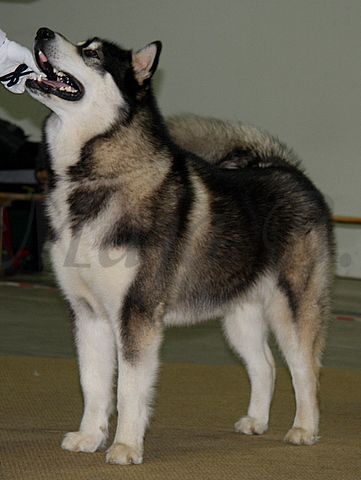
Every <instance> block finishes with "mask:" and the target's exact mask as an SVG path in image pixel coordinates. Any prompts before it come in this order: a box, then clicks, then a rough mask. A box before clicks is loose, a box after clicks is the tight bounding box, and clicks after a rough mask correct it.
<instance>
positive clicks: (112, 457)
mask: <svg viewBox="0 0 361 480" xmlns="http://www.w3.org/2000/svg"><path fill="white" fill-rule="evenodd" d="M106 461H107V463H117V464H119V465H130V464H132V463H134V464H139V463H142V462H143V452H142V451H141V449H138V448H135V447H130V446H129V445H125V443H113V445H112V446H111V447H110V448H109V449H108V450H107V455H106Z"/></svg>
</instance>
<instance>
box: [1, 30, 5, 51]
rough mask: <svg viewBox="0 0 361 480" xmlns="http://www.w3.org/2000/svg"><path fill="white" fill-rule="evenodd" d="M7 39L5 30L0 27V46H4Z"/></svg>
mask: <svg viewBox="0 0 361 480" xmlns="http://www.w3.org/2000/svg"><path fill="white" fill-rule="evenodd" d="M5 40H6V33H5V32H3V31H2V30H1V28H0V47H1V46H2V44H3V43H4V42H5Z"/></svg>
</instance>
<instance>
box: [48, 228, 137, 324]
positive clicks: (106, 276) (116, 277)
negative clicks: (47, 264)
mask: <svg viewBox="0 0 361 480" xmlns="http://www.w3.org/2000/svg"><path fill="white" fill-rule="evenodd" d="M96 240H97V239H96V235H94V232H92V231H91V227H89V228H85V229H83V230H82V231H81V232H79V234H78V235H75V236H74V235H72V233H71V231H70V228H69V227H66V228H64V229H63V231H62V233H61V236H60V237H59V238H58V240H57V241H56V242H55V243H54V245H53V247H52V251H51V256H52V261H53V264H54V268H55V271H56V273H57V277H58V280H59V282H60V284H61V287H62V290H63V291H64V293H65V295H66V297H67V298H68V300H69V301H70V302H72V301H74V300H79V299H83V300H86V302H87V303H88V304H89V305H90V306H91V307H92V308H93V310H95V311H96V312H97V313H98V314H99V315H107V316H113V315H115V314H116V313H117V312H119V308H120V305H121V303H122V299H123V298H124V296H125V294H126V292H127V290H128V288H129V285H130V284H131V283H132V281H133V279H134V277H135V275H136V272H137V268H138V263H139V262H138V257H137V252H136V251H135V250H134V249H131V248H126V247H124V248H123V247H122V248H100V247H98V246H97V243H96Z"/></svg>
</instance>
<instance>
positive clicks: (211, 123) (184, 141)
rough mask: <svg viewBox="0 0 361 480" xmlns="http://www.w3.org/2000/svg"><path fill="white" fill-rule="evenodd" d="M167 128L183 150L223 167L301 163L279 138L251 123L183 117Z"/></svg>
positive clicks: (170, 120)
mask: <svg viewBox="0 0 361 480" xmlns="http://www.w3.org/2000/svg"><path fill="white" fill-rule="evenodd" d="M167 126H168V129H169V133H170V134H171V136H172V138H173V140H174V141H175V143H176V144H178V145H179V146H180V147H181V148H183V149H185V150H188V151H190V152H192V153H195V154H196V155H198V156H200V157H202V158H203V159H205V160H207V161H208V162H210V163H212V164H217V165H219V166H221V167H223V168H242V167H246V166H249V165H254V166H259V167H266V166H270V165H275V164H278V165H279V164H280V163H281V164H285V163H286V164H290V165H293V166H299V163H300V161H299V159H298V158H297V156H296V155H295V153H294V152H293V151H292V150H291V149H290V148H289V147H287V145H285V144H284V143H282V142H280V141H279V140H278V138H277V137H275V136H273V135H271V134H270V133H268V132H267V131H265V130H261V129H260V128H258V127H255V126H253V125H250V124H246V123H242V122H232V121H227V120H220V119H216V118H209V117H201V116H198V115H193V114H182V115H176V116H172V117H169V118H167Z"/></svg>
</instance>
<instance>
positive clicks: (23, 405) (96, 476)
mask: <svg viewBox="0 0 361 480" xmlns="http://www.w3.org/2000/svg"><path fill="white" fill-rule="evenodd" d="M0 382H1V383H0V384H1V389H2V398H1V403H2V406H1V408H2V415H1V419H0V457H1V464H0V469H1V470H0V478H1V479H2V480H42V479H44V480H45V479H46V480H53V479H72V480H73V479H77V480H103V479H104V480H106V479H122V480H128V479H147V480H153V479H167V480H173V479H179V480H183V479H207V480H213V479H240V480H243V479H244V480H246V479H247V480H268V479H269V480H271V479H272V480H274V479H279V480H290V479H292V480H304V479H312V480H321V479H322V480H326V479H327V480H336V479H337V480H357V479H359V478H360V476H359V475H360V473H359V472H360V471H361V443H360V430H361V409H360V405H361V382H360V374H359V371H358V370H355V369H350V370H344V369H325V370H324V372H323V375H322V381H321V385H322V388H321V405H322V420H321V434H322V438H321V441H320V443H319V444H317V445H314V446H312V447H295V446H291V445H286V444H284V443H283V442H282V438H283V436H284V434H285V433H286V431H287V429H288V428H289V427H290V425H291V422H292V417H293V411H294V403H293V394H292V387H291V382H290V380H289V377H288V374H287V373H286V372H285V370H284V369H282V368H281V369H279V372H278V380H277V384H276V393H275V398H274V402H273V405H272V410H271V412H272V415H271V423H270V429H269V431H268V432H267V433H266V434H265V435H262V436H254V437H253V436H252V437H249V436H244V435H239V434H236V433H234V432H233V431H232V425H233V423H234V421H235V420H237V419H238V417H239V416H240V414H241V413H244V411H245V409H246V405H247V401H248V381H247V378H246V375H245V373H244V371H243V370H241V369H240V368H239V367H237V366H235V365H188V364H168V365H164V366H163V368H162V370H161V372H160V381H159V387H158V390H157V396H156V404H155V415H154V418H153V421H152V424H151V428H150V430H149V432H148V434H147V436H146V443H145V445H146V446H145V455H144V464H143V465H137V466H126V467H122V466H117V465H107V464H105V463H104V452H97V453H94V454H84V453H83V454H82V453H70V452H65V451H63V450H61V448H60V447H59V444H60V442H61V439H62V436H63V434H64V433H65V432H66V431H69V430H70V431H71V430H75V429H77V426H78V422H79V417H80V414H81V404H82V402H81V395H80V392H79V387H78V376H77V368H76V363H75V361H74V360H73V359H64V358H56V359H54V358H45V357H41V358H40V357H0ZM1 474H2V476H1Z"/></svg>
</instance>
